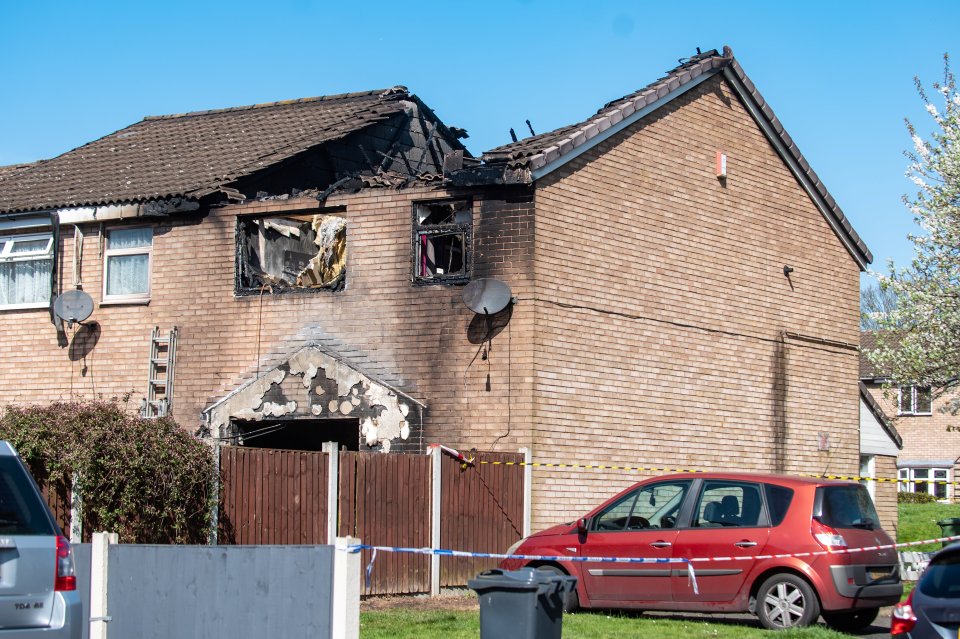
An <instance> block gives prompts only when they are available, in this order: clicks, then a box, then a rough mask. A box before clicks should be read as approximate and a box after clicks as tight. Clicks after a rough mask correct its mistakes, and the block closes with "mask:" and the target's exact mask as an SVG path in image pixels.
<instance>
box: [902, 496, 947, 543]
mask: <svg viewBox="0 0 960 639" xmlns="http://www.w3.org/2000/svg"><path fill="white" fill-rule="evenodd" d="M898 510H899V519H900V521H899V525H898V526H897V543H903V542H907V541H920V540H921V539H936V538H937V537H939V536H940V535H941V531H940V526H938V525H937V522H938V521H940V520H941V519H950V518H952V517H960V504H900V505H899V509H898ZM939 549H940V544H926V545H923V546H917V547H915V548H901V550H917V551H921V552H931V551H934V550H939Z"/></svg>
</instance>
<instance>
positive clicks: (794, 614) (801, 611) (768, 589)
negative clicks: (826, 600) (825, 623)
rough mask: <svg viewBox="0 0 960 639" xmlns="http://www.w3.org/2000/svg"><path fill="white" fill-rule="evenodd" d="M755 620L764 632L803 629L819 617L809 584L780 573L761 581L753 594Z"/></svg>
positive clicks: (818, 605) (815, 600) (817, 604)
mask: <svg viewBox="0 0 960 639" xmlns="http://www.w3.org/2000/svg"><path fill="white" fill-rule="evenodd" d="M757 616H758V617H759V618H760V623H761V624H763V626H764V627H765V628H770V629H773V630H781V629H783V628H803V627H804V626H809V625H810V624H811V623H813V622H814V621H816V619H817V617H819V616H820V603H819V602H818V601H817V596H816V595H815V594H814V592H813V589H812V588H811V587H810V584H808V583H807V582H806V581H804V580H803V579H802V578H800V577H798V576H796V575H791V574H787V573H781V574H777V575H773V576H772V577H770V578H769V579H767V580H766V581H764V582H763V585H761V586H760V590H758V591H757Z"/></svg>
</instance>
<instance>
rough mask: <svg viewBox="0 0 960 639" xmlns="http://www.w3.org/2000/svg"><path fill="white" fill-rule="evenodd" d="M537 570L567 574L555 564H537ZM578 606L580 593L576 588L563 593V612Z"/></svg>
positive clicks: (571, 610)
mask: <svg viewBox="0 0 960 639" xmlns="http://www.w3.org/2000/svg"><path fill="white" fill-rule="evenodd" d="M537 570H547V571H550V572H552V573H553V574H555V575H563V576H564V577H566V576H567V573H565V572H564V571H563V569H562V568H558V567H557V566H537ZM578 608H580V595H578V594H577V589H576V588H574V589H573V590H571V591H570V592H568V593H565V594H564V595H563V611H564V612H573V611H574V610H577V609H578Z"/></svg>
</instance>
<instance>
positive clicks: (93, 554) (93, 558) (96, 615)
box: [90, 532, 119, 639]
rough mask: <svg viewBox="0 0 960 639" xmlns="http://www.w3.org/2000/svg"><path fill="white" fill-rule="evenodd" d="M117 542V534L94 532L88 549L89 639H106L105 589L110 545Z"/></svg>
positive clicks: (107, 618)
mask: <svg viewBox="0 0 960 639" xmlns="http://www.w3.org/2000/svg"><path fill="white" fill-rule="evenodd" d="M118 541H119V537H118V535H117V533H107V532H95V533H93V536H92V539H91V542H92V543H91V547H90V639H107V624H108V623H109V622H110V616H109V606H108V602H107V587H108V585H109V584H108V581H109V575H110V570H109V566H108V561H109V557H110V552H109V551H110V544H115V543H117V542H118Z"/></svg>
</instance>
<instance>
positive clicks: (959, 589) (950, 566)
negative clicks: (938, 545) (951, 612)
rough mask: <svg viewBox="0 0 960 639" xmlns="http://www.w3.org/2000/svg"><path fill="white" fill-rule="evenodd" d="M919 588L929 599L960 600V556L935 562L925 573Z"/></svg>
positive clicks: (952, 556)
mask: <svg viewBox="0 0 960 639" xmlns="http://www.w3.org/2000/svg"><path fill="white" fill-rule="evenodd" d="M917 588H918V589H919V590H920V592H922V593H923V594H925V595H927V596H928V597H938V598H941V599H960V554H957V553H953V554H950V555H947V556H945V557H941V558H939V559H936V560H934V561H933V562H932V563H931V564H930V566H928V567H927V569H926V571H924V573H923V576H922V577H921V578H920V583H919V584H917Z"/></svg>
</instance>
